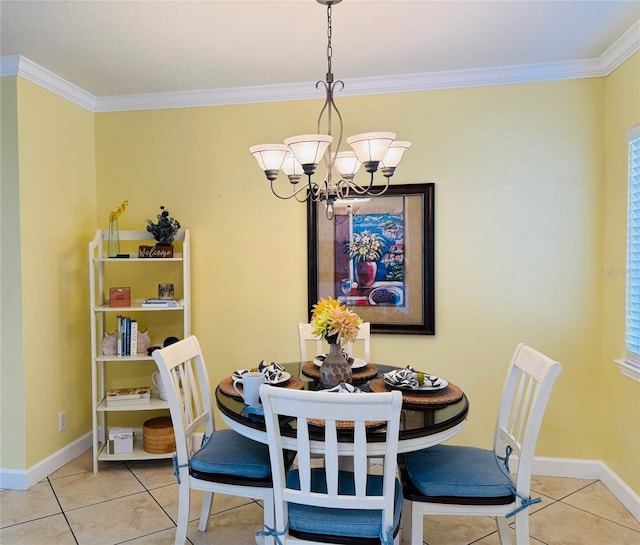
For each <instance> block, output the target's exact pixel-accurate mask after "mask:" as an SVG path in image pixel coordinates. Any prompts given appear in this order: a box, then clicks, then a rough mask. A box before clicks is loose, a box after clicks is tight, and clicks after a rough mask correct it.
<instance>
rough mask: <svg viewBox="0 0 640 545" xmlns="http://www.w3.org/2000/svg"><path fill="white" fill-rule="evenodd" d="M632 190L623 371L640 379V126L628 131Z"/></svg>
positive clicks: (629, 212)
mask: <svg viewBox="0 0 640 545" xmlns="http://www.w3.org/2000/svg"><path fill="white" fill-rule="evenodd" d="M627 140H628V141H629V190H628V199H627V271H626V278H627V298H626V313H625V324H626V326H625V345H626V356H625V359H624V361H618V362H616V363H618V365H619V366H620V370H621V371H622V373H623V374H625V375H627V376H629V377H631V378H633V379H635V380H637V381H640V125H636V126H635V127H633V128H632V129H631V130H629V132H628V133H627Z"/></svg>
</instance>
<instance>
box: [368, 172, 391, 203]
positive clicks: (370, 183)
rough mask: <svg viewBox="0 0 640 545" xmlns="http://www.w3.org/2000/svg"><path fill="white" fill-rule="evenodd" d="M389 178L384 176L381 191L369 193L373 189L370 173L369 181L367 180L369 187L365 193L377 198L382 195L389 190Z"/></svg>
mask: <svg viewBox="0 0 640 545" xmlns="http://www.w3.org/2000/svg"><path fill="white" fill-rule="evenodd" d="M390 180H391V178H390V177H387V176H385V184H384V186H382V189H380V190H379V191H371V189H372V187H373V172H372V173H371V179H370V180H369V185H368V186H367V193H368V194H369V195H371V196H372V197H377V196H378V195H382V194H383V193H384V192H385V191H386V190H387V189H389V182H390Z"/></svg>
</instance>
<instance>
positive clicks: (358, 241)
mask: <svg viewBox="0 0 640 545" xmlns="http://www.w3.org/2000/svg"><path fill="white" fill-rule="evenodd" d="M385 245H386V244H385V241H384V239H383V238H382V237H381V236H380V235H378V234H376V233H372V232H371V231H367V230H364V231H362V233H354V234H353V235H352V236H351V238H350V239H349V241H348V242H347V243H346V244H345V252H346V253H347V255H348V256H349V257H350V258H351V259H353V260H355V262H356V280H357V281H358V284H359V285H360V286H362V287H363V288H368V287H371V286H372V285H373V283H374V281H375V279H376V273H377V271H378V264H377V260H379V259H380V258H381V257H382V250H383V248H384V247H385Z"/></svg>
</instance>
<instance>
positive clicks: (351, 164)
mask: <svg viewBox="0 0 640 545" xmlns="http://www.w3.org/2000/svg"><path fill="white" fill-rule="evenodd" d="M316 1H317V2H318V3H319V4H322V5H325V6H327V75H326V78H325V81H318V82H317V83H316V88H317V89H321V88H324V91H325V95H326V98H325V101H324V105H323V106H322V109H321V110H320V115H319V116H318V123H317V132H318V133H320V132H321V128H320V127H321V125H322V123H323V120H325V119H326V126H327V134H301V135H298V136H292V137H290V138H287V139H285V141H284V144H261V145H257V146H251V147H250V148H249V152H250V153H251V154H252V155H253V156H254V157H255V158H256V160H257V161H258V164H259V165H260V168H261V169H262V170H263V171H264V173H265V175H266V177H267V180H269V183H270V185H271V191H272V192H273V194H274V195H275V196H276V197H278V198H280V199H291V198H295V199H296V200H297V201H298V202H308V201H313V202H316V201H324V202H325V203H326V211H325V213H326V216H327V219H329V220H332V219H333V218H334V216H335V211H334V206H337V205H339V204H345V205H346V206H349V202H350V201H351V200H353V199H354V198H356V199H357V198H358V197H369V196H376V195H382V194H383V193H384V192H385V191H386V190H387V189H388V187H389V179H390V178H391V176H393V174H394V172H395V170H396V167H397V166H398V164H399V163H400V160H401V159H402V155H403V154H404V152H405V151H407V150H408V149H409V147H410V146H411V142H404V141H399V140H396V139H395V138H396V135H395V134H394V133H392V132H369V133H364V134H356V135H354V136H350V137H349V138H347V139H346V141H347V144H349V145H350V146H351V148H352V149H351V150H349V151H335V152H334V151H333V149H335V150H339V149H340V145H341V144H342V136H343V122H342V115H341V114H340V110H338V107H337V106H336V104H335V102H334V100H333V94H334V91H336V90H342V89H343V88H344V82H342V81H341V80H335V81H334V78H333V72H332V71H331V60H332V55H333V50H332V47H331V34H332V26H331V7H332V6H333V5H334V4H339V3H340V2H341V1H342V0H316ZM334 116H335V117H336V118H337V120H338V133H337V141H335V148H333V147H332V144H333V143H334V137H333V132H332V121H333V119H334ZM321 161H323V162H324V164H325V166H326V173H325V175H324V180H323V181H321V182H318V181H314V180H312V176H313V175H314V173H315V172H316V169H317V167H318V164H319V163H320V162H321ZM361 165H362V166H364V169H365V170H366V171H367V172H368V173H369V179H368V181H366V182H364V183H363V184H361V183H359V182H356V180H355V175H356V172H357V171H358V170H359V168H360V166H361ZM378 168H380V171H381V172H382V175H383V176H384V177H385V180H386V181H385V184H384V186H382V187H381V188H376V189H374V188H373V180H374V174H375V172H376V171H377V170H378ZM280 171H282V172H283V173H284V174H285V175H286V176H287V177H288V179H289V185H288V186H286V185H285V187H288V190H287V191H285V190H284V189H283V188H280V187H279V186H278V187H276V180H277V179H278V174H279V173H280ZM334 174H336V176H335V177H334ZM303 175H304V176H306V183H300V179H301V178H302V176H303ZM338 175H339V176H338ZM280 185H281V184H280Z"/></svg>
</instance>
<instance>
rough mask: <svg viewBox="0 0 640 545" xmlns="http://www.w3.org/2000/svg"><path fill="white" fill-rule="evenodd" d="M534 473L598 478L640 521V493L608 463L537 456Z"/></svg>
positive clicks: (575, 477) (547, 475) (551, 475)
mask: <svg viewBox="0 0 640 545" xmlns="http://www.w3.org/2000/svg"><path fill="white" fill-rule="evenodd" d="M533 475H540V476H545V477H571V478H574V479H598V480H599V481H600V482H602V484H604V485H605V486H606V487H607V488H608V489H609V490H610V491H611V493H612V494H613V495H614V496H615V497H616V498H617V499H618V500H619V501H620V503H622V505H624V506H625V507H626V508H627V509H628V510H629V512H630V513H631V514H632V515H633V516H634V517H635V518H636V520H638V521H639V522H640V495H638V494H636V492H634V491H633V490H632V489H631V488H630V487H629V486H628V485H627V484H626V483H625V482H624V481H623V480H622V479H621V478H620V477H619V476H618V475H617V474H616V473H615V472H614V471H613V470H612V469H611V468H610V467H609V466H607V464H605V463H604V462H601V461H600V460H578V459H573V458H543V457H540V458H535V459H534V461H533Z"/></svg>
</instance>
